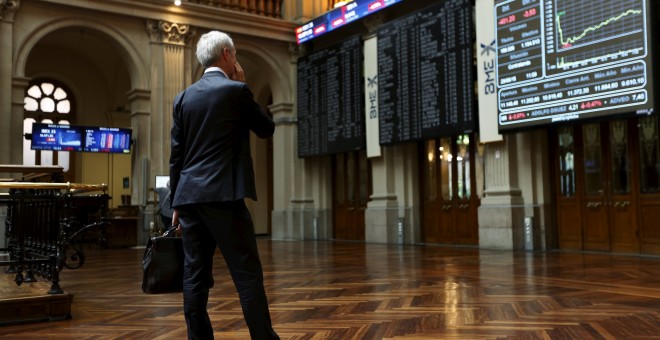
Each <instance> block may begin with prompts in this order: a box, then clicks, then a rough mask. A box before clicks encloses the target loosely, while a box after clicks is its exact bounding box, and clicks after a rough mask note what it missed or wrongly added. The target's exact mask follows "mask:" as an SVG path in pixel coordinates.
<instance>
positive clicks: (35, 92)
mask: <svg viewBox="0 0 660 340" xmlns="http://www.w3.org/2000/svg"><path fill="white" fill-rule="evenodd" d="M27 93H28V95H30V97H32V98H37V99H39V98H41V89H40V88H39V86H37V85H33V86H32V87H30V89H29V90H28V91H27Z"/></svg>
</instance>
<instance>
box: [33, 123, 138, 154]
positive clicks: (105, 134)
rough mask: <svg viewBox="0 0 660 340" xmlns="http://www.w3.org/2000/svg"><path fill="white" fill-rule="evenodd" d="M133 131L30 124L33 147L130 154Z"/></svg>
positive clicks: (38, 148) (35, 148)
mask: <svg viewBox="0 0 660 340" xmlns="http://www.w3.org/2000/svg"><path fill="white" fill-rule="evenodd" d="M131 137H132V130H131V129H125V128H110V127H99V126H75V125H61V124H42V123H34V124H32V136H31V139H32V143H31V149H32V150H53V151H85V152H108V153H130V152H131Z"/></svg>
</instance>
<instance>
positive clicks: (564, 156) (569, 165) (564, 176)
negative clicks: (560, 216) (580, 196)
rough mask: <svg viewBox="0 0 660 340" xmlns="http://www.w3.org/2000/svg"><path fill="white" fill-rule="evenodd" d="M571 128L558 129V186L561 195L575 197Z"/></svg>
mask: <svg viewBox="0 0 660 340" xmlns="http://www.w3.org/2000/svg"><path fill="white" fill-rule="evenodd" d="M573 146H574V145H573V127H562V128H559V185H560V187H561V188H560V191H561V195H562V196H564V197H571V196H574V195H575V163H574V160H575V152H574V150H573Z"/></svg>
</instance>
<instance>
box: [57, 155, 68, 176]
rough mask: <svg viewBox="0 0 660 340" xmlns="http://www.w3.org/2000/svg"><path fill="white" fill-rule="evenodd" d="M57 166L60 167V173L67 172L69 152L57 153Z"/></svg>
mask: <svg viewBox="0 0 660 340" xmlns="http://www.w3.org/2000/svg"><path fill="white" fill-rule="evenodd" d="M57 165H59V166H61V167H62V169H63V170H62V171H64V172H67V171H69V151H58V152H57Z"/></svg>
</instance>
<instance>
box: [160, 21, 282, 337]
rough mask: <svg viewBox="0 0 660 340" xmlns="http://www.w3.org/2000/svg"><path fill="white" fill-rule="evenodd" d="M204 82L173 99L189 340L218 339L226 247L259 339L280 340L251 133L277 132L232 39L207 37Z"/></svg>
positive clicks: (176, 219) (174, 181) (173, 161)
mask: <svg viewBox="0 0 660 340" xmlns="http://www.w3.org/2000/svg"><path fill="white" fill-rule="evenodd" d="M197 59H198V60H199V62H200V63H201V64H202V66H204V67H205V68H206V70H205V72H204V75H203V76H202V78H201V79H200V80H198V81H197V82H195V83H194V84H193V85H191V86H190V87H188V88H187V89H186V90H184V91H183V92H181V93H179V94H178V95H177V96H176V98H175V99H174V113H173V122H172V153H171V157H170V187H171V190H172V194H171V197H172V207H173V208H174V215H173V223H174V224H180V226H181V230H182V237H183V248H184V253H185V261H184V275H183V276H184V278H183V305H184V314H185V318H186V325H187V326H188V338H189V339H212V338H213V328H212V326H211V321H210V319H209V315H208V312H207V310H206V308H207V302H208V297H209V289H210V288H211V287H212V286H213V276H212V273H211V268H212V263H213V253H214V252H215V249H216V247H219V248H220V251H221V252H222V255H223V256H224V258H225V262H226V263H227V267H228V268H229V272H230V273H231V276H232V279H233V281H234V285H235V286H236V290H237V291H238V294H239V298H240V302H241V307H242V308H243V316H244V317H245V321H246V323H247V326H248V328H249V330H250V336H251V337H252V339H279V337H278V336H277V334H276V333H275V331H274V330H273V328H272V325H271V320H270V312H269V310H268V301H267V300H266V293H265V290H264V283H263V271H262V267H261V261H260V259H259V253H258V251H257V243H256V239H255V236H254V227H253V224H252V218H251V216H250V213H249V211H248V210H247V208H246V206H245V202H244V198H246V197H249V198H252V199H254V200H256V198H257V197H256V196H257V195H256V189H255V184H254V170H253V168H252V158H251V156H250V131H253V132H254V133H256V134H257V136H259V137H260V138H267V137H270V136H272V135H273V132H274V130H275V125H274V123H273V121H272V120H271V119H270V117H269V116H268V115H266V114H265V112H264V111H263V110H262V108H261V107H260V106H259V104H258V103H256V102H255V101H254V99H253V96H252V92H251V91H250V89H249V88H248V86H247V84H245V82H244V81H245V76H244V74H243V70H242V69H241V67H240V65H239V64H238V62H237V61H236V48H235V47H234V43H233V41H232V39H231V38H230V37H229V36H228V35H227V34H225V33H222V32H218V31H212V32H209V33H207V34H204V35H203V36H202V37H201V38H200V40H199V42H198V44H197Z"/></svg>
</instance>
